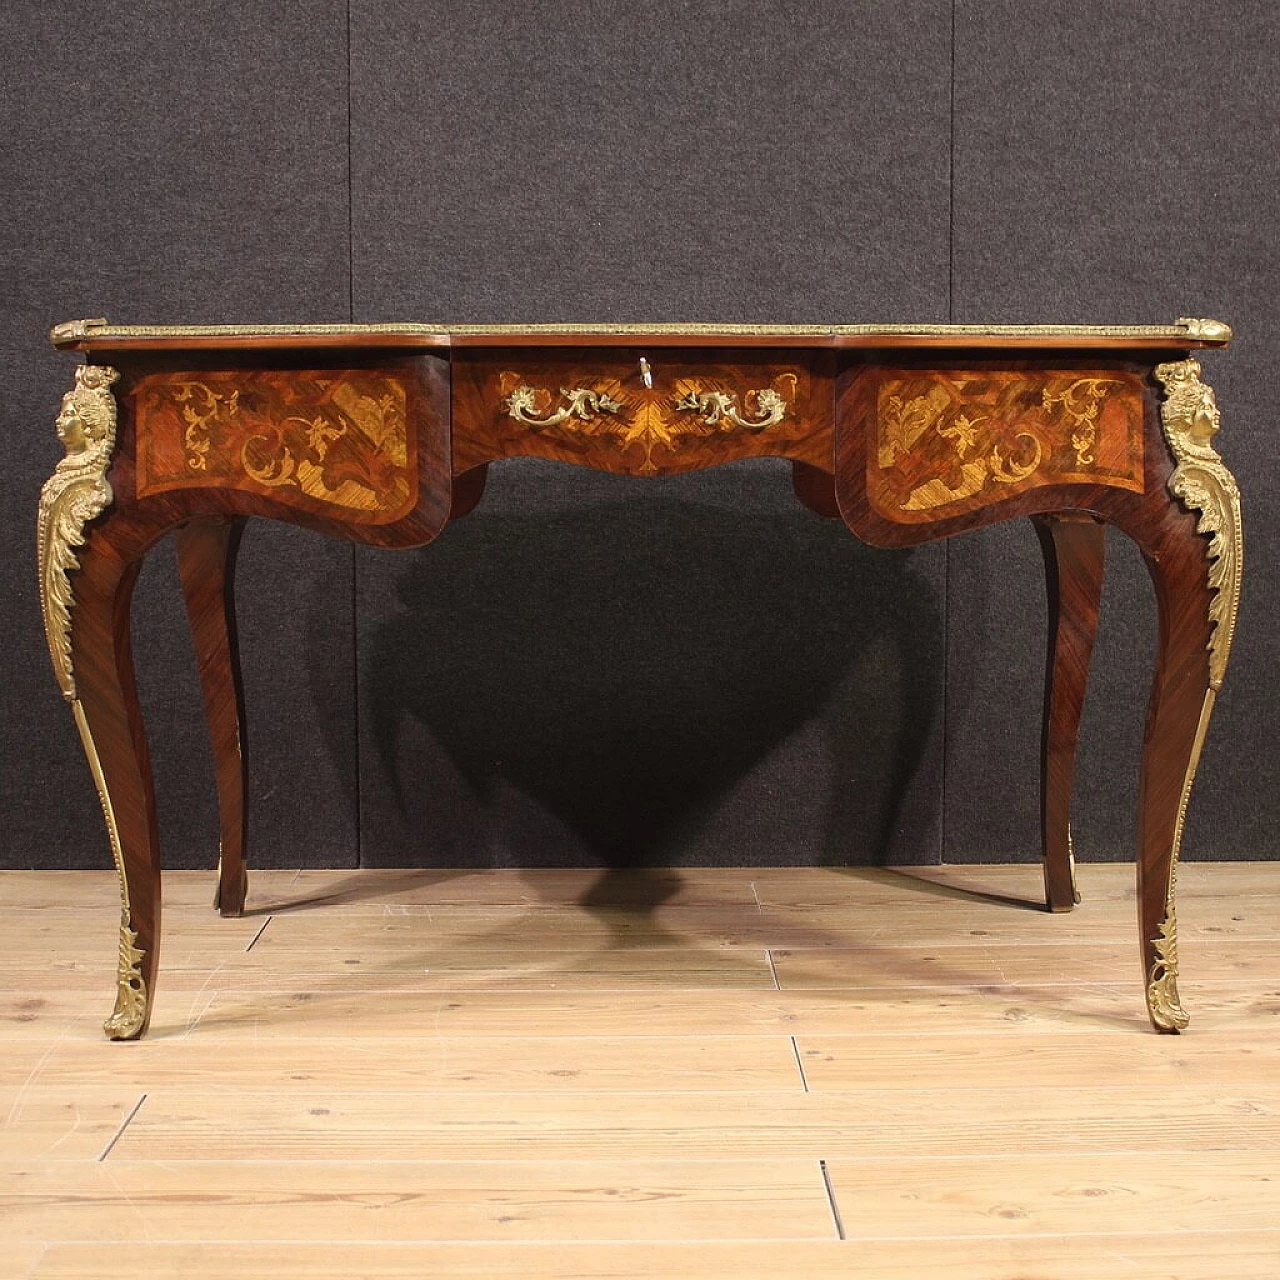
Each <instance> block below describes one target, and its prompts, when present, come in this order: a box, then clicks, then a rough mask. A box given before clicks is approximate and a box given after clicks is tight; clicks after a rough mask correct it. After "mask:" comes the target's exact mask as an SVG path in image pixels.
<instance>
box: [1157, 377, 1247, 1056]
mask: <svg viewBox="0 0 1280 1280" xmlns="http://www.w3.org/2000/svg"><path fill="white" fill-rule="evenodd" d="M1155 376H1156V378H1157V379H1158V380H1159V381H1160V383H1161V385H1162V386H1163V387H1164V389H1165V398H1164V401H1163V402H1162V403H1161V405H1160V422H1161V425H1162V427H1163V428H1164V436H1165V439H1166V441H1168V444H1169V448H1170V450H1172V452H1173V456H1174V459H1175V461H1176V463H1177V465H1176V466H1175V468H1174V471H1173V475H1172V476H1170V477H1169V491H1170V493H1172V494H1173V496H1174V497H1176V498H1177V499H1178V500H1179V501H1180V502H1181V503H1182V505H1183V506H1184V507H1186V508H1187V509H1188V510H1190V511H1198V512H1199V513H1200V518H1199V520H1198V521H1197V522H1196V529H1197V531H1198V532H1199V533H1202V534H1207V535H1208V537H1209V548H1208V553H1207V558H1208V561H1209V569H1208V576H1209V588H1210V591H1211V592H1212V595H1211V598H1210V602H1209V622H1210V631H1209V640H1208V643H1207V648H1208V650H1209V688H1208V689H1206V690H1205V695H1204V703H1203V704H1202V706H1201V708H1200V720H1199V723H1198V724H1197V726H1196V736H1195V740H1194V742H1193V744H1192V748H1191V757H1190V759H1189V761H1188V762H1187V772H1186V775H1185V777H1184V778H1183V781H1182V795H1181V797H1180V798H1179V801H1178V818H1177V822H1176V824H1175V826H1174V831H1173V848H1172V850H1171V851H1170V865H1169V888H1168V891H1167V894H1166V896H1165V914H1164V919H1163V920H1162V921H1161V923H1160V929H1159V933H1158V935H1157V936H1156V938H1155V939H1154V940H1153V943H1152V945H1153V947H1154V949H1155V953H1156V958H1155V960H1154V961H1152V964H1151V972H1150V974H1149V976H1148V980H1147V1008H1148V1009H1149V1010H1150V1012H1151V1020H1152V1021H1153V1022H1154V1023H1155V1024H1156V1026H1158V1027H1161V1028H1163V1029H1164V1030H1166V1031H1180V1030H1181V1029H1182V1028H1183V1027H1185V1026H1186V1025H1187V1022H1188V1020H1189V1019H1188V1016H1187V1013H1186V1010H1185V1009H1183V1007H1182V1004H1181V1001H1180V1000H1179V998H1178V918H1177V906H1176V900H1175V899H1176V893H1175V890H1176V885H1177V875H1178V856H1179V853H1180V851H1181V848H1182V832H1183V828H1184V825H1185V823H1186V816H1187V805H1188V803H1189V802H1190V799H1191V787H1192V785H1193V783H1194V782H1195V777H1196V770H1197V768H1198V767H1199V765H1200V754H1201V752H1202V751H1203V749H1204V741H1205V736H1206V734H1207V733H1208V731H1209V720H1210V718H1211V717H1212V715H1213V707H1214V703H1215V701H1216V700H1217V696H1218V690H1219V689H1221V688H1222V681H1223V677H1224V676H1225V674H1226V670H1227V659H1228V658H1229V657H1230V654H1231V644H1232V641H1233V640H1234V638H1235V629H1236V618H1237V615H1238V613H1239V608H1240V584H1241V580H1242V575H1243V570H1244V527H1243V524H1242V520H1241V514H1240V489H1239V487H1238V486H1237V484H1236V481H1235V477H1234V476H1233V475H1232V474H1231V472H1230V471H1228V470H1227V468H1226V466H1225V465H1224V464H1223V461H1222V458H1221V457H1220V456H1219V454H1218V452H1217V450H1216V449H1214V447H1213V438H1214V436H1216V435H1217V433H1218V430H1219V428H1220V427H1221V425H1222V417H1221V414H1220V413H1219V410H1218V405H1217V400H1216V398H1215V397H1214V394H1213V389H1212V387H1209V386H1207V385H1206V384H1205V383H1204V382H1202V381H1201V379H1200V362H1199V361H1198V360H1178V361H1173V362H1171V363H1169V364H1161V365H1157V366H1156V369H1155Z"/></svg>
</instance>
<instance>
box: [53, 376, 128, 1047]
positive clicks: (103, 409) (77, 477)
mask: <svg viewBox="0 0 1280 1280" xmlns="http://www.w3.org/2000/svg"><path fill="white" fill-rule="evenodd" d="M119 376H120V375H119V374H118V373H117V372H116V370H115V369H112V368H110V367H109V366H107V365H92V364H88V365H81V366H80V367H79V368H77V369H76V380H75V386H74V387H72V389H71V390H70V391H68V392H67V393H66V395H64V396H63V397H62V409H61V411H60V412H59V414H58V419H57V424H56V430H57V433H58V439H59V440H61V441H62V444H63V447H64V448H65V449H66V456H65V457H64V458H63V459H62V460H61V461H60V462H59V463H58V465H57V466H56V467H55V468H54V472H53V475H51V476H50V477H49V479H48V480H46V481H45V482H44V486H43V488H42V489H41V490H40V506H39V509H38V512H37V517H36V558H37V561H38V564H39V573H40V606H41V610H42V611H43V613H44V631H45V639H46V640H47V642H48V645H49V657H50V659H51V660H52V662H53V673H54V675H55V676H56V677H57V680H58V687H59V688H60V689H61V690H62V695H63V697H64V698H66V699H67V701H68V702H69V703H70V704H71V714H72V716H73V717H74V718H75V722H76V729H77V730H78V731H79V733H80V742H81V744H82V745H83V747H84V753H85V756H86V758H87V759H88V762H89V771H90V772H91V773H92V774H93V783H94V786H95V787H96V789H97V792H98V802H99V803H100V804H101V805H102V816H103V818H104V819H105V820H106V824H107V838H108V840H109V841H110V843H111V857H112V860H113V861H114V862H115V867H116V872H117V874H118V875H119V877H120V951H119V959H118V965H117V978H116V1002H115V1008H114V1010H113V1011H112V1013H111V1016H110V1017H109V1018H108V1019H107V1020H106V1022H105V1023H104V1024H103V1029H104V1030H105V1031H106V1033H107V1035H108V1036H110V1037H111V1038H112V1039H113V1040H131V1039H133V1038H134V1037H135V1036H138V1035H140V1034H141V1032H142V1028H143V1026H144V1024H145V1023H146V1015H147V987H146V982H145V981H144V979H143V976H142V961H143V956H144V953H143V951H142V950H141V949H140V948H139V947H138V935H137V933H136V931H135V930H134V928H133V921H132V916H131V914H130V908H129V883H128V879H127V877H126V875H125V866H124V851H123V848H122V846H121V844H120V827H119V824H118V823H117V822H116V814H115V809H114V807H113V806H112V804H111V795H110V792H109V791H108V789H107V782H106V777H105V775H104V774H103V771H102V760H101V758H100V757H99V755H98V748H97V744H96V743H95V742H94V740H93V732H92V730H91V729H90V728H89V720H88V717H87V716H86V715H85V712H84V707H83V705H82V704H81V702H80V699H79V698H78V697H77V696H76V679H75V668H74V664H73V661H72V650H71V609H72V607H73V606H74V604H75V596H74V594H73V592H72V589H71V577H70V575H71V571H72V570H73V569H76V568H78V567H79V557H78V556H77V554H76V549H77V548H78V547H82V546H83V545H84V543H85V539H86V537H87V536H88V535H87V533H86V528H87V526H88V524H89V522H90V521H91V520H94V519H96V518H97V517H98V516H100V515H101V514H102V513H103V511H105V510H106V509H107V507H108V506H110V504H111V502H112V500H113V498H114V496H115V495H114V494H113V493H112V491H111V485H110V483H109V481H108V480H107V471H108V469H109V468H110V466H111V455H112V452H113V451H114V449H115V443H116V402H115V396H114V395H112V392H111V387H112V385H113V384H114V383H115V381H116V380H117V378H119Z"/></svg>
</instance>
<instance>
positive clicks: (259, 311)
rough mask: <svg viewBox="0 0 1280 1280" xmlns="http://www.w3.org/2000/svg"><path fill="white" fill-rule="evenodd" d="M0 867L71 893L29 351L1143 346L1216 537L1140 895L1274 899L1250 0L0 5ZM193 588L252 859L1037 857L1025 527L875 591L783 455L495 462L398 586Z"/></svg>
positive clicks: (195, 777) (57, 376)
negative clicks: (1174, 377)
mask: <svg viewBox="0 0 1280 1280" xmlns="http://www.w3.org/2000/svg"><path fill="white" fill-rule="evenodd" d="M5 16H6V24H5V26H4V28H3V32H2V33H0V41H3V45H4V48H3V53H4V55H5V56H4V65H5V67H6V77H5V80H4V83H3V85H0V110H2V115H0V119H2V120H3V123H4V127H5V132H4V143H3V147H2V148H0V167H2V170H0V171H2V173H3V199H2V200H0V270H2V271H3V277H2V278H3V280H4V282H5V285H6V290H5V293H6V301H7V305H6V307H5V312H4V317H3V321H0V343H2V344H3V357H4V370H5V376H6V394H5V395H4V397H3V398H2V399H0V412H2V413H3V415H4V439H5V441H6V442H7V444H8V447H9V457H10V467H9V470H8V482H7V483H6V485H5V486H4V487H3V491H2V496H0V503H2V504H3V505H2V508H0V510H2V515H3V521H4V525H3V528H4V534H5V538H4V559H3V574H4V593H5V596H4V598H5V601H6V607H5V608H4V610H3V611H2V617H0V626H2V627H3V633H2V636H0V639H2V640H3V644H4V653H5V655H6V661H7V672H6V677H7V678H6V679H5V680H4V681H3V682H2V683H0V689H2V690H3V693H2V694H0V697H2V698H3V708H2V714H0V753H2V754H0V760H2V762H3V775H2V777H0V804H2V805H3V816H2V819H0V821H2V825H0V831H3V837H2V838H3V857H2V861H3V865H5V866H13V867H24V866H42V867H55V866H103V865H106V864H107V859H108V853H107V849H106V842H105V838H104V836H103V834H102V831H101V824H100V819H99V816H98V814H97V812H96V806H95V802H94V798H93V794H92V789H91V786H90V783H89V779H88V775H87V770H86V769H85V768H84V765H83V762H82V760H81V757H80V753H79V748H78V744H77V742H76V740H75V735H74V731H73V729H72V726H71V723H70V718H69V716H68V715H67V713H66V710H65V708H64V706H63V705H62V703H61V700H60V698H59V696H58V694H57V691H56V688H55V686H54V682H53V679H52V677H51V675H50V673H49V670H48V662H47V658H46V656H45V652H44V647H43V640H42V635H41V629H40V620H39V605H38V601H37V598H36V592H35V576H34V564H33V559H34V557H33V551H32V543H33V533H32V527H33V521H32V517H33V514H34V510H35V502H36V495H37V493H38V490H39V486H40V483H41V481H42V480H43V479H44V477H45V476H46V475H47V474H48V473H49V471H50V470H51V468H52V466H53V464H54V462H55V461H56V459H57V457H58V456H59V449H58V446H57V442H56V439H55V438H54V434H53V430H52V421H53V417H54V415H55V413H56V410H57V405H58V400H59V397H60V395H61V392H62V390H63V389H64V388H65V387H66V386H67V385H68V383H69V379H70V367H71V361H70V360H69V359H68V358H67V357H65V356H59V355H57V354H55V353H54V352H52V350H51V349H50V348H49V347H48V346H47V344H46V342H45V338H44V334H45V330H46V329H47V327H48V325H49V324H51V323H53V322H54V321H58V320H63V319H69V318H72V317H76V316H83V315H101V314H106V315H109V316H110V317H111V318H113V319H115V320H118V321H122V322H123V321H134V322H173V321H192V322H194V321H210V322H214V321H263V322H266V321H282V322H283V321H321V320H347V319H354V320H357V321H375V320H396V319H403V320H419V321H433V320H439V321H521V320H528V321H534V320H563V321H574V320H580V321H600V320H681V319H687V320H740V321H778V322H801V321H814V322H824V321H830V322H858V321H908V320H916V321H938V320H946V319H948V318H950V319H954V320H957V321H1015V322H1016V321H1030V320H1057V321H1099V322H1117V323H1118V322H1130V321H1132V322H1147V321H1171V320H1173V319H1175V318H1176V317H1177V316H1178V315H1182V314H1191V315H1212V316H1218V317H1221V318H1224V319H1227V320H1229V321H1230V322H1232V323H1233V324H1234V325H1235V327H1236V330H1237V333H1238V340H1237V342H1236V344H1235V345H1234V346H1233V347H1232V348H1230V349H1229V350H1228V351H1227V352H1225V353H1222V354H1218V355H1213V356H1211V357H1209V358H1208V360H1207V362H1206V363H1207V365H1208V374H1209V377H1210V379H1211V381H1212V382H1213V383H1214V384H1215V386H1216V387H1217V389H1218V392H1219V400H1220V403H1221V404H1222V407H1223V410H1224V414H1225V422H1226V426H1225V429H1224V432H1223V437H1222V442H1221V443H1222V450H1223V453H1224V455H1225V456H1226V458H1227V461H1228V463H1229V464H1230V465H1231V466H1232V467H1233V469H1234V470H1235V471H1236V474H1237V475H1238V476H1239V478H1240V479H1241V481H1242V487H1243V489H1244V492H1245V501H1246V533H1247V536H1248V538H1249V544H1248V557H1247V564H1246V575H1245V600H1244V610H1243V616H1242V621H1241V630H1240V633H1239V638H1238V641H1237V649H1236V654H1235V658H1234V661H1233V670H1232V672H1231V673H1230V676H1229V678H1228V686H1227V690H1226V693H1225V695H1224V696H1223V698H1222V700H1221V701H1220V703H1219V711H1218V714H1217V718H1216V722H1215V725H1214V731H1213V736H1212V739H1211V743H1210V748H1209V751H1208V753H1207V756H1206V759H1205V762H1204V765H1203V768H1202V772H1201V781H1200V785H1199V788H1198V793H1197V796H1196V800H1195V803H1194V805H1193V808H1192V812H1191V818H1190V823H1189V828H1188V836H1187V842H1188V855H1189V856H1191V857H1201V858H1228V857H1244V858H1270V857H1274V856H1276V848H1275V845H1274V843H1273V842H1272V840H1271V833H1272V832H1273V831H1274V830H1275V829H1276V826H1277V819H1278V818H1280V802H1278V800H1277V789H1276V788H1275V786H1274V785H1273V767H1272V762H1273V758H1274V747H1275V728H1274V726H1275V719H1274V716H1273V714H1272V703H1273V700H1274V697H1273V693H1272V682H1273V672H1274V669H1275V660H1276V639H1275V632H1274V629H1273V627H1272V626H1271V621H1270V614H1271V607H1272V601H1274V600H1275V599H1276V598H1277V595H1276V587H1277V584H1276V581H1275V570H1274V567H1273V562H1272V558H1271V556H1270V553H1269V544H1270V540H1271V537H1272V534H1273V531H1274V530H1275V528H1276V525H1277V513H1276V509H1275V502H1274V497H1273V493H1274V485H1273V477H1272V469H1271V465H1270V463H1271V458H1272V456H1273V450H1272V447H1271V437H1270V431H1271V423H1270V417H1269V415H1268V414H1267V413H1266V409H1267V408H1268V407H1269V406H1268V404H1267V392H1268V390H1269V383H1270V381H1271V378H1272V376H1273V369H1274V367H1275V363H1276V349H1277V345H1278V342H1277V336H1276V335H1277V332H1278V328H1280V317H1278V316H1277V304H1276V287H1275V283H1276V281H1275V252H1274V247H1273V245H1274V235H1275V228H1276V225H1277V209H1276V195H1275V193H1276V191H1277V188H1278V186H1280V164H1278V162H1277V158H1276V147H1275V142H1274V139H1275V136H1276V134H1277V126H1278V124H1280V121H1278V120H1277V108H1276V102H1275V97H1276V95H1275V82H1276V75H1275V69H1274V68H1275V62H1276V57H1275V55H1276V50H1277V48H1278V47H1280V9H1278V8H1277V6H1275V5H1274V4H1272V3H1270V0H1235V2H1227V3H1222V4H1219V5H1216V6H1212V7H1210V6H1205V5H1203V4H1201V3H1191V2H1190V0H1166V2H1165V3H1162V4H1160V5H1143V4H1133V5H1118V4H1115V3H1111V2H1110V0H1079V2H1078V3H1071V2H1070V0H1068V2H1066V3H1064V2H1063V0H1053V2H1049V0H954V3H953V2H952V0H905V2H904V0H874V2H861V3H851V2H850V0H843V2H840V3H837V2H836V0H822V2H821V3H811V4H806V5H803V6H799V5H783V4H775V3H727V4H719V5H716V6H695V5H691V4H685V3H679V2H678V0H662V2H661V3H654V4H647V5H637V6H621V5H616V4H612V3H581V4H572V3H565V2H564V0H554V2H551V0H548V2H545V3H526V4H523V5H520V6H515V5H511V6H507V5H493V4H480V3H450V4H444V3H435V4H428V3H423V4H407V3H386V4H376V3H372V2H371V0H351V3H347V2H346V0H291V2H290V3H285V4H279V5H272V6H262V5H256V4H250V3H247V2H246V0H219V2H218V3H210V2H207V0H194V2H188V3H184V4H182V5H176V4H170V5H165V4H148V3H141V4H140V3H137V0H133V2H132V3H130V4H128V5H125V4H121V3H100V4H98V5H95V6H94V8H93V10H92V14H91V16H90V15H87V14H81V13H80V12H79V11H77V10H74V9H67V8H65V7H56V6H48V5H31V6H10V7H9V9H8V11H7V12H6V15H5ZM1110 554H1111V561H1110V573H1111V581H1110V585H1109V587H1108V594H1107V600H1106V611H1105V614H1104V622H1103V630H1102V637H1101V641H1100V648H1099V653H1098V658H1097V662H1096V666H1095V676H1094V684H1093V686H1092V695H1091V700H1090V703H1089V706H1088V708H1087V710H1086V725H1085V734H1084V742H1083V747H1082V750H1083V755H1082V760H1081V770H1080V781H1079V787H1078V798H1077V822H1076V827H1077V839H1076V846H1077V851H1078V853H1079V854H1080V856H1081V857H1083V858H1085V859H1104V858H1105V859H1111V858H1127V857H1129V856H1130V852H1129V849H1130V844H1129V842H1130V840H1131V838H1132V817H1131V811H1132V808H1133V802H1134V791H1135V781H1136V770H1137V751H1138V746H1139V743H1140V738H1141V730H1142V719H1143V712H1144V706H1145V698H1146V682H1147V679H1148V672H1149V660H1150V651H1151V644H1152V639H1153V626H1154V617H1153V607H1152V604H1151V600H1150V592H1149V589H1148V588H1147V586H1146V583H1145V581H1144V578H1145V571H1144V570H1143V568H1142V565H1141V562H1140V560H1139V558H1138V557H1137V555H1136V554H1135V553H1134V552H1133V551H1132V549H1131V548H1129V547H1128V546H1127V545H1125V543H1124V542H1123V540H1122V539H1121V538H1120V537H1118V536H1113V537H1112V539H1111V543H1110ZM241 564H242V567H241V573H240V579H239V581H240V599H241V602H242V607H241V618H242V640H243V646H244V658H245V673H246V680H247V685H248V701H249V708H250V718H251V732H250V746H251V757H252V766H253V768H252V782H253V785H252V803H253V815H252V850H251V856H252V860H253V862H255V863H256V864H257V865H332V866H354V865H359V864H363V865H452V866H460V865H479V866H486V865H542V864H548V863H588V864H595V863H599V864H604V865H610V866H616V865H630V864H636V863H687V864H692V863H761V864H777V863H829V864H835V863H842V862H881V861H894V862H933V861H938V860H939V859H943V860H947V861H983V860H996V861H999V860H1019V859H1031V858H1034V857H1035V856H1037V852H1038V836H1037V831H1036V812H1037V799H1036V752H1037V749H1038V735H1039V721H1038V716H1039V700H1040V691H1041V682H1042V664H1043V656H1042V655H1043V627H1044V604H1043V598H1042V596H1043V587H1042V577H1041V568H1040V562H1039V553H1038V550H1037V548H1036V545H1035V540H1034V537H1033V535H1032V533H1031V530H1030V528H1029V526H1028V527H1020V526H1017V527H1015V526H1008V527H1002V528H1000V529H997V530H992V531H988V532H986V533H982V534H977V535H972V536H970V537H968V538H965V539H961V540H956V541H953V542H951V543H949V544H945V545H934V546H931V547H927V548H922V549H920V550H917V551H913V552H910V553H882V552H872V551H870V550H868V549H866V548H864V547H862V546H860V545H859V544H858V543H857V542H856V541H855V540H854V539H853V538H852V537H851V536H850V535H848V534H846V533H844V532H843V531H842V529H841V528H839V527H838V526H837V525H836V524H835V523H834V522H823V521H820V520H818V519H817V518H816V517H814V516H812V515H810V514H808V513H807V512H805V511H804V510H803V509H801V508H800V507H799V506H798V505H797V504H796V503H795V502H794V500H793V499H792V498H791V497H790V493H789V480H788V474H787V468H786V465H785V464H775V463H770V462H764V463H758V464H742V465H737V466H732V467H726V468H723V469H721V470H719V471H714V472H708V473H703V474H700V475H697V476H692V477H686V478H682V479H679V480H668V481H652V482H639V481H627V480H623V479H618V478H614V477H607V476H600V475H595V474H592V473H588V472H582V471H577V470H570V469H568V468H559V467H556V466H553V465H550V464H540V463H531V462H514V463H508V464H505V465H503V466H502V467H499V468H495V474H494V475H493V480H492V484H491V489H490V493H489V495H488V497H487V498H486V501H485V503H484V504H483V505H482V507H481V508H480V510H479V511H477V512H476V513H475V515H473V516H471V517H469V518H468V520H466V521H465V522H463V523H461V524H459V525H458V526H456V527H455V528H453V529H450V530H449V531H448V532H447V533H446V534H445V535H444V537H443V538H442V539H441V540H440V541H439V542H438V543H437V544H436V545H435V546H433V547H430V548H427V549H425V550H423V551H420V552H412V553H375V552H368V551H363V550H360V551H355V550H353V549H352V548H350V547H347V546H345V545H342V544H339V543H334V542H329V541H326V540H324V539H321V538H318V537H315V536H312V535H307V534H304V533H301V532H299V531H296V530H289V529H286V528H282V527H279V526H272V525H269V524H266V523H260V524H257V525H255V526H253V527H252V528H251V530H250V532H249V534H248V535H247V537H246V542H245V548H244V551H243V553H242V562H241ZM135 612H136V633H137V660H138V666H139V671H140V676H141V679H142V683H143V687H144V695H145V700H146V706H147V712H148V716H149V726H150V730H151V737H152V743H153V748H154V754H155V764H156V772H157V783H158V787H159V793H160V799H161V823H162V839H163V842H164V851H165V859H166V863H167V865H170V866H200V865H211V864H212V862H213V859H214V857H215V847H216V834H215V821H214V810H213V800H212V792H211V783H210V780H209V776H208V774H209V759H208V750H207V747H206V744H205V741H204V736H203V734H204V731H203V726H202V723H201V719H200V713H199V707H198V693H197V690H196V685H195V678H194V671H193V667H192V661H191V657H190V652H189V646H188V643H187V640H186V637H185V633H184V629H183V625H182V621H181V606H180V603H179V600H178V596H177V591H176V583H175V580H174V573H173V568H172V563H171V560H170V558H169V556H168V555H167V553H165V552H164V551H163V550H162V551H161V552H160V553H159V554H157V556H156V557H155V558H154V563H153V564H150V565H149V566H148V568H147V570H146V571H145V574H144V580H143V582H142V584H141V586H140V588H139V591H138V596H137V603H136V611H135Z"/></svg>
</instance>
